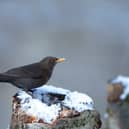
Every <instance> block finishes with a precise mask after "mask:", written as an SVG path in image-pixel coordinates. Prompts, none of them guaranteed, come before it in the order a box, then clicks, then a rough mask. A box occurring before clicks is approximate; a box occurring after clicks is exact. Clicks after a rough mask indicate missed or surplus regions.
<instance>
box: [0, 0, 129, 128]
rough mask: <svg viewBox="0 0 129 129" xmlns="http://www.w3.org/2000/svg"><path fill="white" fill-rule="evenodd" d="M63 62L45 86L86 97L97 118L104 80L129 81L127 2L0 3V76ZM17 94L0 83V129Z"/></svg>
mask: <svg viewBox="0 0 129 129" xmlns="http://www.w3.org/2000/svg"><path fill="white" fill-rule="evenodd" d="M48 55H52V56H57V57H65V58H66V59H67V61H66V62H65V63H63V64H59V65H58V66H56V68H55V71H54V74H53V76H52V78H51V80H50V81H49V84H53V85H56V86H60V87H63V88H68V89H70V90H78V91H80V92H84V93H87V94H88V95H90V96H91V97H92V98H93V99H94V101H95V105H96V109H97V110H99V112H100V113H101V115H102V116H103V113H104V111H105V107H106V88H107V80H108V79H110V78H112V77H115V76H116V75H118V74H123V75H127V76H128V75H129V1H128V0H54V1H53V0H49V1H48V0H41V1H40V0H22V1H18V0H17V1H15V0H0V72H4V71H6V70H7V69H10V68H13V67H18V66H21V65H24V64H29V63H33V62H36V61H39V60H40V59H42V58H43V57H45V56H48ZM17 90H18V89H17V88H15V87H13V86H12V85H10V84H5V83H0V128H1V129H6V128H7V126H8V124H9V121H10V115H11V97H12V96H13V95H14V94H15V93H16V91H17Z"/></svg>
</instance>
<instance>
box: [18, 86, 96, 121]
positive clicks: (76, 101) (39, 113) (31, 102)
mask: <svg viewBox="0 0 129 129" xmlns="http://www.w3.org/2000/svg"><path fill="white" fill-rule="evenodd" d="M49 92H50V93H58V94H63V95H66V96H65V99H64V100H63V101H62V102H61V103H57V104H52V105H50V106H48V105H47V104H46V103H43V102H42V101H41V100H42V97H43V94H46V93H49ZM34 94H35V96H37V97H38V98H32V97H31V96H30V95H28V94H27V93H26V92H24V91H20V92H19V93H18V96H17V97H18V98H20V99H21V108H22V110H24V111H25V112H26V113H27V114H29V115H32V116H35V117H36V118H37V119H42V120H43V121H44V122H46V123H52V121H53V120H55V119H56V118H57V117H58V116H59V113H60V111H61V109H62V107H61V105H63V106H65V107H68V108H69V109H73V110H76V111H78V112H82V111H85V110H93V109H94V102H93V100H92V98H91V97H89V96H88V95H86V94H83V93H79V92H77V91H74V92H71V91H69V90H66V89H62V88H57V87H54V86H49V85H48V86H47V85H45V86H43V87H40V88H36V89H35V91H34Z"/></svg>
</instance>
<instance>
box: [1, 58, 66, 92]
mask: <svg viewBox="0 0 129 129" xmlns="http://www.w3.org/2000/svg"><path fill="white" fill-rule="evenodd" d="M64 60H65V59H64V58H56V57H45V58H44V59H43V60H41V61H40V62H37V63H34V64H29V65H25V66H21V67H18V68H13V69H10V70H8V71H6V72H4V73H0V82H7V83H11V84H13V85H14V86H16V87H18V88H21V89H23V90H25V91H29V90H31V89H33V88H37V87H40V86H42V85H44V84H46V83H47V81H48V80H49V79H50V77H51V75H52V72H53V69H54V66H55V65H56V64H57V63H59V62H63V61H64Z"/></svg>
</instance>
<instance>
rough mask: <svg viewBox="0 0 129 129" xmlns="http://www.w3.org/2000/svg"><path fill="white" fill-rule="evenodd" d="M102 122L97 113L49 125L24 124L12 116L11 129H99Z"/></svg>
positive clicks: (87, 112) (62, 119) (91, 112)
mask: <svg viewBox="0 0 129 129" xmlns="http://www.w3.org/2000/svg"><path fill="white" fill-rule="evenodd" d="M100 126H101V120H100V116H99V113H98V112H97V111H85V112H82V113H81V114H80V115H79V116H73V117H71V118H60V119H58V120H57V121H56V123H54V124H52V125H49V124H45V123H22V122H21V121H18V120H17V121H15V120H14V116H12V121H11V127H10V129H99V128H100Z"/></svg>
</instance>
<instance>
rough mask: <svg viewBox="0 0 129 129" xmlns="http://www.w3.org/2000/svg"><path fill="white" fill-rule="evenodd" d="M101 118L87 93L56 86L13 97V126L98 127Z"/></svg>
mask: <svg viewBox="0 0 129 129" xmlns="http://www.w3.org/2000/svg"><path fill="white" fill-rule="evenodd" d="M100 127H101V120H100V115H99V113H98V112H97V111H96V110H95V109H94V102H93V100H92V99H91V98H90V97H89V96H88V95H86V94H83V93H79V92H77V91H74V92H71V91H69V90H66V89H62V88H57V87H54V86H50V85H49V86H47V85H45V86H43V87H40V88H36V89H33V90H32V94H31V95H30V94H28V93H26V92H24V91H19V92H18V93H16V94H15V95H14V96H13V104H12V118H11V123H10V129H99V128H100Z"/></svg>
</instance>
